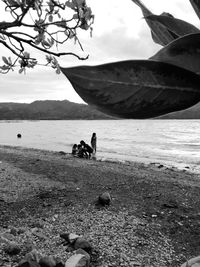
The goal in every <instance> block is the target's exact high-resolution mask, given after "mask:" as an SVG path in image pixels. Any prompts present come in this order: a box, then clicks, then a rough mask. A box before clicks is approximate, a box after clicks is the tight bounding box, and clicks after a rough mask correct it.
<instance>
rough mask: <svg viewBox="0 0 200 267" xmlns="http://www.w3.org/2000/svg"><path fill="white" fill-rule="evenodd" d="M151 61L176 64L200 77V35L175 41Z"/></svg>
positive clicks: (187, 36) (192, 35)
mask: <svg viewBox="0 0 200 267" xmlns="http://www.w3.org/2000/svg"><path fill="white" fill-rule="evenodd" d="M150 59H152V60H157V61H162V62H167V63H170V64H174V65H176V66H179V67H182V68H185V69H187V70H190V71H193V72H195V73H197V74H199V75H200V33H196V34H189V35H186V36H183V37H181V38H179V39H177V40H175V41H173V42H172V43H170V44H168V45H167V46H165V47H164V48H162V49H161V50H160V51H159V52H158V53H156V54H155V55H154V56H153V57H151V58H150Z"/></svg>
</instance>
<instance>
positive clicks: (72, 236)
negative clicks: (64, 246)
mask: <svg viewBox="0 0 200 267" xmlns="http://www.w3.org/2000/svg"><path fill="white" fill-rule="evenodd" d="M60 237H61V238H63V239H64V240H65V241H67V242H68V243H69V244H71V245H72V244H73V243H74V242H75V241H76V239H77V238H79V237H80V236H79V235H77V234H74V233H71V234H68V233H63V234H60Z"/></svg>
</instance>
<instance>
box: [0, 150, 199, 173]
mask: <svg viewBox="0 0 200 267" xmlns="http://www.w3.org/2000/svg"><path fill="white" fill-rule="evenodd" d="M1 148H8V149H12V148H13V149H16V150H27V151H28V150H30V151H36V152H41V153H43V152H48V153H52V154H62V153H63V155H64V154H65V156H66V157H72V158H73V156H72V155H71V153H68V152H65V151H55V150H48V149H39V148H29V147H23V146H9V145H0V149H1ZM75 158H76V157H75ZM83 160H84V159H83ZM93 161H97V162H105V163H106V162H108V163H113V164H115V163H116V164H124V165H135V164H139V165H140V164H144V165H145V166H155V168H159V169H160V168H163V169H172V170H177V171H184V172H190V173H194V174H197V175H198V174H200V170H198V171H197V170H196V171H195V170H194V169H192V166H189V165H190V164H185V163H174V164H173V163H172V162H171V161H167V162H166V161H165V160H159V161H158V160H155V161H154V160H153V161H152V160H151V159H150V158H148V159H147V158H140V159H136V158H134V160H120V159H117V158H116V159H113V158H106V157H102V158H98V157H97V158H96V159H95V160H93Z"/></svg>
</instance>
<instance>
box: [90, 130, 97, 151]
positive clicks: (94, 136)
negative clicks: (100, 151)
mask: <svg viewBox="0 0 200 267" xmlns="http://www.w3.org/2000/svg"><path fill="white" fill-rule="evenodd" d="M91 147H92V148H93V151H94V152H95V153H96V152H97V136H96V133H93V134H92V138H91Z"/></svg>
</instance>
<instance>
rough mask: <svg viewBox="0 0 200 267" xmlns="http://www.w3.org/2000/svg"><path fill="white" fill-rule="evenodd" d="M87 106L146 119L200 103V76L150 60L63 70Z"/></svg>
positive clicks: (112, 113) (113, 113)
mask: <svg viewBox="0 0 200 267" xmlns="http://www.w3.org/2000/svg"><path fill="white" fill-rule="evenodd" d="M61 71H62V72H63V73H64V74H65V75H66V77H67V78H68V79H69V81H70V82H71V84H72V85H73V87H74V89H75V90H76V92H77V93H78V94H79V95H80V97H82V99H83V100H84V101H85V102H87V103H88V104H91V105H94V106H96V107H97V108H98V109H100V110H101V111H103V112H104V113H107V114H111V115H115V116H118V117H122V118H133V119H143V118H151V117H156V116H160V115H163V114H166V113H170V112H173V111H178V110H182V109H186V108H189V107H190V106H193V105H195V104H196V103H197V102H199V101H200V76H199V75H196V74H195V73H193V72H190V71H188V70H185V69H182V68H179V67H177V66H174V65H171V64H167V63H163V62H156V61H151V60H134V61H122V62H115V63H109V64H103V65H98V66H78V67H72V68H61Z"/></svg>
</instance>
